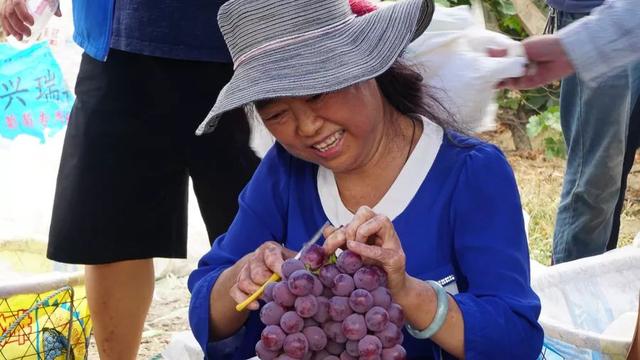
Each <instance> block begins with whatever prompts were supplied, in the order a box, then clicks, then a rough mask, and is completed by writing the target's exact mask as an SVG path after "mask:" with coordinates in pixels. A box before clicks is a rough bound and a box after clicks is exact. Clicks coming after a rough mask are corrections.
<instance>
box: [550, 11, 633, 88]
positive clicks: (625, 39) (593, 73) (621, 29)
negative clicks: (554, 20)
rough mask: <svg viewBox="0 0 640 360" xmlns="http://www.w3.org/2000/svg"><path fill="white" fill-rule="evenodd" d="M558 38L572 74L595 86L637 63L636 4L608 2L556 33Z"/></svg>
mask: <svg viewBox="0 0 640 360" xmlns="http://www.w3.org/2000/svg"><path fill="white" fill-rule="evenodd" d="M558 37H559V38H560V42H561V43H562V46H563V47H564V48H565V50H566V52H567V55H568V56H569V59H570V60H571V63H572V64H573V66H574V68H575V69H576V74H577V75H578V76H579V77H580V78H581V79H583V80H584V81H586V82H587V83H591V84H593V85H595V84H596V83H597V82H598V81H599V80H600V79H602V78H603V77H605V75H606V74H608V73H614V72H616V70H620V69H622V68H623V67H625V66H628V65H631V63H633V62H635V61H640V41H639V40H638V39H640V0H608V1H606V2H605V3H604V4H603V5H601V6H599V7H597V8H596V9H595V10H594V11H593V12H592V13H591V15H589V16H586V17H584V18H582V19H580V20H577V21H575V22H574V23H572V24H570V25H569V26H567V27H565V28H563V29H561V30H560V31H558Z"/></svg>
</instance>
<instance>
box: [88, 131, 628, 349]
mask: <svg viewBox="0 0 640 360" xmlns="http://www.w3.org/2000/svg"><path fill="white" fill-rule="evenodd" d="M482 137H483V138H484V139H485V140H487V141H490V142H493V143H495V144H497V145H499V146H500V147H501V148H502V149H503V151H505V153H506V154H507V157H508V159H509V162H510V163H511V165H512V167H513V169H514V172H515V174H516V178H517V181H518V187H519V189H520V194H521V197H522V203H523V207H524V208H525V210H526V211H527V213H528V214H529V216H530V223H529V245H530V250H531V256H532V257H533V258H534V259H536V260H537V261H539V262H541V263H543V264H546V265H548V264H549V262H550V254H551V239H552V236H553V225H554V222H555V215H556V214H555V212H556V208H557V203H558V199H559V194H560V188H561V186H562V176H563V174H564V160H562V159H547V158H545V157H544V155H543V154H542V151H539V150H534V151H531V152H526V153H523V152H516V151H514V150H513V149H514V147H513V144H512V142H511V136H510V134H509V132H508V131H506V130H498V131H496V132H494V133H490V134H484V135H483V136H482ZM638 163H640V156H639V157H637V158H636V164H638ZM626 199H627V200H626V202H625V210H624V212H623V215H622V227H621V234H620V243H621V246H622V245H626V244H629V243H630V242H631V241H633V238H634V236H635V235H636V234H637V233H638V232H640V166H638V165H636V166H635V167H634V169H633V170H632V173H631V175H630V178H629V187H628V189H627V194H626ZM188 306H189V292H188V290H187V287H186V278H184V277H183V278H176V277H168V278H165V279H162V280H160V281H158V282H157V284H156V293H155V295H154V299H153V304H152V306H151V310H150V313H149V316H148V319H147V322H146V327H145V332H144V335H143V340H142V344H141V346H140V353H139V358H140V359H153V358H154V357H156V356H157V355H158V354H159V353H160V352H162V350H163V349H164V348H165V347H166V346H167V345H168V344H169V342H170V340H171V336H172V334H173V333H174V332H179V331H184V330H188V329H189V326H188V321H187V309H188ZM89 354H90V355H89V358H90V359H98V356H97V351H96V348H95V344H92V345H91V349H90V353H89Z"/></svg>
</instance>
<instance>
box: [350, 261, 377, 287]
mask: <svg viewBox="0 0 640 360" xmlns="http://www.w3.org/2000/svg"><path fill="white" fill-rule="evenodd" d="M353 282H354V283H355V285H356V288H358V289H365V290H367V291H373V290H375V289H376V288H377V287H378V286H379V284H380V275H378V272H377V271H376V270H375V269H374V267H373V266H363V267H361V268H360V269H358V271H356V273H355V274H353Z"/></svg>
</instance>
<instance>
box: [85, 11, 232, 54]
mask: <svg viewBox="0 0 640 360" xmlns="http://www.w3.org/2000/svg"><path fill="white" fill-rule="evenodd" d="M225 2H226V0H191V1H178V2H176V1H169V0H155V1H154V0H144V1H142V0H137V1H127V0H118V1H115V0H92V1H88V0H74V1H73V20H74V26H75V31H74V35H73V38H74V41H75V42H76V43H77V44H78V45H80V47H82V48H83V49H84V50H85V52H86V53H87V54H88V55H90V56H92V57H93V58H95V59H98V60H102V61H104V60H106V58H107V54H108V53H109V48H110V47H113V48H116V49H119V50H124V51H128V52H132V53H137V54H143V55H151V56H158V57H165V58H173V59H180V60H201V61H215V62H230V61H231V57H230V55H229V52H228V50H227V47H226V44H225V42H224V39H223V37H222V33H221V32H220V29H219V28H218V21H217V16H218V10H219V9H220V6H222V4H224V3H225Z"/></svg>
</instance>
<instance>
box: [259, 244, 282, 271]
mask: <svg viewBox="0 0 640 360" xmlns="http://www.w3.org/2000/svg"><path fill="white" fill-rule="evenodd" d="M283 249H284V248H283V247H282V246H281V245H280V244H277V243H274V242H269V243H266V244H265V245H264V247H263V248H262V249H261V254H262V262H263V263H264V264H265V266H266V267H267V268H268V269H269V270H270V271H271V272H272V273H276V274H278V275H280V276H281V277H282V270H281V269H282V263H283V262H284V257H285V255H284V253H283V252H284V250H283Z"/></svg>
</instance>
